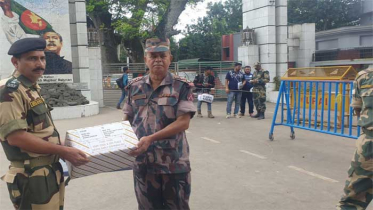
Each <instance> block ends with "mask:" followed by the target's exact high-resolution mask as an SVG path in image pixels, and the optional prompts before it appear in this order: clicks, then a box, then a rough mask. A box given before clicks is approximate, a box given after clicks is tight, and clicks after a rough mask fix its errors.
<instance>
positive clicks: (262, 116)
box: [257, 112, 264, 120]
mask: <svg viewBox="0 0 373 210" xmlns="http://www.w3.org/2000/svg"><path fill="white" fill-rule="evenodd" d="M263 119H264V112H260V114H259V117H258V118H257V120H263Z"/></svg>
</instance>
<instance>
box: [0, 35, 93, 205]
mask: <svg viewBox="0 0 373 210" xmlns="http://www.w3.org/2000/svg"><path fill="white" fill-rule="evenodd" d="M45 47H46V42H45V40H44V39H40V38H25V39H21V40H18V41H16V42H15V43H14V44H13V45H12V46H11V47H10V49H9V52H8V54H9V55H12V56H13V57H12V59H11V61H12V63H13V65H14V67H15V68H16V70H15V71H14V73H13V75H12V76H11V77H10V78H8V79H4V80H1V81H0V141H1V144H2V146H3V149H4V152H5V154H6V156H7V159H8V160H9V161H10V167H9V171H8V172H7V174H6V175H4V176H3V177H2V180H3V181H5V182H6V183H7V186H8V190H9V195H10V199H11V201H12V203H13V205H14V207H15V209H33V210H35V209H36V210H37V209H48V210H58V209H63V202H64V187H65V186H64V178H63V170H62V167H61V164H60V163H59V159H60V158H64V159H66V160H68V161H70V162H71V163H72V164H73V165H82V164H85V163H87V162H88V159H87V157H86V155H85V154H84V153H83V152H82V151H80V150H77V149H75V148H71V147H65V146H62V145H61V142H60V136H59V133H58V132H57V130H56V128H55V126H54V124H53V121H52V118H51V114H50V108H49V107H48V106H47V105H46V104H45V102H44V99H43V98H42V97H41V95H40V86H39V85H38V84H37V80H38V79H39V78H40V77H41V76H42V75H43V73H44V70H45V64H46V62H45V54H44V49H45Z"/></svg>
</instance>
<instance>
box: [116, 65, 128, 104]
mask: <svg viewBox="0 0 373 210" xmlns="http://www.w3.org/2000/svg"><path fill="white" fill-rule="evenodd" d="M122 70H123V75H122V77H121V78H119V81H118V80H117V84H118V87H119V88H120V89H121V90H122V96H121V97H120V99H119V102H118V104H117V109H120V105H121V104H122V102H123V101H124V98H126V90H125V87H126V86H127V85H128V72H129V69H128V67H127V66H124V67H123V68H122Z"/></svg>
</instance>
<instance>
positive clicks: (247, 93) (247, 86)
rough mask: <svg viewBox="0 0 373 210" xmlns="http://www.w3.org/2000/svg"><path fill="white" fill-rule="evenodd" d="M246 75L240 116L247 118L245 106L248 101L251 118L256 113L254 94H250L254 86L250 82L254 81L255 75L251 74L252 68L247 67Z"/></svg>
mask: <svg viewBox="0 0 373 210" xmlns="http://www.w3.org/2000/svg"><path fill="white" fill-rule="evenodd" d="M244 70H245V74H244V75H243V76H244V78H245V81H246V84H245V85H244V86H243V88H242V98H241V110H240V116H245V104H246V101H247V102H248V104H249V115H250V117H252V116H253V113H254V103H253V93H252V92H250V90H251V88H253V85H252V84H251V83H250V81H251V80H252V79H253V74H252V73H251V67H250V66H245V69H244Z"/></svg>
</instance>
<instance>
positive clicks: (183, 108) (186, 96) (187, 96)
mask: <svg viewBox="0 0 373 210" xmlns="http://www.w3.org/2000/svg"><path fill="white" fill-rule="evenodd" d="M193 97H194V96H193V93H192V89H191V88H190V87H189V86H188V84H184V85H183V86H182V87H181V91H180V96H179V102H178V105H177V112H176V118H178V117H180V116H181V115H184V114H186V113H190V114H191V118H193V116H194V114H195V113H196V111H197V110H196V107H195V106H194V104H193V99H194V98H193Z"/></svg>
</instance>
